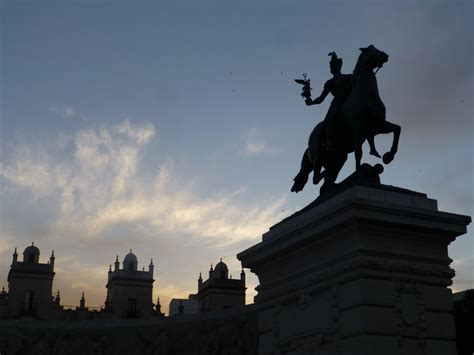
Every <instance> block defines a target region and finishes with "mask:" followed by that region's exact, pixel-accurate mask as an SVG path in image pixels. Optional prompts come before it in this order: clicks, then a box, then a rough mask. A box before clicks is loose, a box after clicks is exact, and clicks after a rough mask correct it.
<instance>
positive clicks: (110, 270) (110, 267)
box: [109, 264, 112, 272]
mask: <svg viewBox="0 0 474 355" xmlns="http://www.w3.org/2000/svg"><path fill="white" fill-rule="evenodd" d="M109 272H112V264H109Z"/></svg>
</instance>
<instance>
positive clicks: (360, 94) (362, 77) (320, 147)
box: [291, 45, 400, 193]
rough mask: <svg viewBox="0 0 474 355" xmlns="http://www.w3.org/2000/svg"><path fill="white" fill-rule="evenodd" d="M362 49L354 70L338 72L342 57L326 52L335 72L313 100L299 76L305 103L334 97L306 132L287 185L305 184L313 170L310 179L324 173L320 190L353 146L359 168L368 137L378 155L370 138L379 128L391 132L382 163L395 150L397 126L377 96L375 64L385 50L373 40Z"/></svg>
mask: <svg viewBox="0 0 474 355" xmlns="http://www.w3.org/2000/svg"><path fill="white" fill-rule="evenodd" d="M360 51H361V53H360V55H359V59H358V61H357V64H356V66H355V68H354V72H353V74H352V75H347V74H341V67H342V59H340V58H337V55H336V53H335V52H332V53H329V55H330V56H331V62H330V68H331V73H332V74H333V78H332V79H330V80H328V81H327V82H326V84H325V85H324V89H323V92H322V93H321V95H320V96H319V97H318V98H316V99H314V100H311V98H310V97H309V95H308V93H310V88H309V80H306V79H305V80H304V81H302V80H297V82H298V83H300V84H303V85H305V86H304V87H303V90H304V92H305V93H306V94H305V95H303V94H302V96H303V97H306V100H305V102H306V104H307V105H313V104H319V103H321V102H323V100H324V99H325V98H326V96H327V95H328V94H329V93H331V94H332V95H333V96H334V99H333V101H332V102H331V106H330V108H329V111H328V113H327V115H326V118H325V120H324V121H323V122H320V123H319V124H318V125H316V127H315V128H314V129H313V131H312V132H311V134H310V137H309V141H308V149H306V151H305V152H304V154H303V159H302V161H301V168H300V171H299V173H298V174H297V175H296V177H295V178H294V184H293V186H292V188H291V191H293V192H298V191H301V190H302V189H303V187H304V185H305V184H306V182H307V181H308V175H309V174H310V173H311V172H313V183H314V184H318V183H319V182H320V181H321V180H322V179H324V183H323V185H322V187H321V193H323V192H325V191H327V190H328V189H330V188H331V187H333V186H334V185H335V181H336V178H337V176H338V174H339V171H340V170H341V169H342V167H343V165H344V163H345V162H346V160H347V154H349V153H351V152H354V155H355V159H356V171H357V170H358V169H359V168H360V166H361V159H362V144H363V143H364V142H365V140H366V139H367V140H368V142H369V145H370V154H372V155H374V156H376V157H379V158H380V154H379V153H378V152H377V150H376V148H375V144H374V136H376V135H377V134H381V133H384V134H385V133H393V134H394V139H393V142H392V147H391V149H390V151H389V152H387V153H385V154H384V156H383V162H384V163H385V164H388V163H390V162H391V161H392V160H393V158H394V156H395V153H396V152H397V149H398V140H399V136H400V126H398V125H396V124H393V123H390V122H388V121H386V119H385V105H384V104H383V102H382V100H381V99H380V96H379V92H378V87H377V79H376V77H375V73H374V69H375V68H378V69H379V68H381V67H382V66H383V64H384V63H386V62H387V61H388V55H387V54H386V53H384V52H382V51H380V50H378V49H377V48H375V47H374V46H373V45H370V46H368V47H367V48H360ZM378 69H377V70H378ZM305 89H306V91H305ZM322 168H324V171H323V172H321V169H322Z"/></svg>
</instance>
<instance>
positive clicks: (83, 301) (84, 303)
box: [79, 292, 86, 309]
mask: <svg viewBox="0 0 474 355" xmlns="http://www.w3.org/2000/svg"><path fill="white" fill-rule="evenodd" d="M79 308H81V309H84V308H86V298H85V297H84V292H82V297H81V301H80V306H79Z"/></svg>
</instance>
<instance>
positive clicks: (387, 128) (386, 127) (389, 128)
mask: <svg viewBox="0 0 474 355" xmlns="http://www.w3.org/2000/svg"><path fill="white" fill-rule="evenodd" d="M391 132H393V142H392V147H391V148H390V150H389V151H388V152H387V153H385V154H384V155H383V159H382V160H383V162H384V163H385V164H389V163H390V162H391V161H392V160H393V158H394V157H395V154H396V153H397V150H398V141H399V139H400V132H401V127H400V126H399V125H397V124H395V123H391V122H388V121H385V123H384V124H383V125H382V127H381V130H380V133H391Z"/></svg>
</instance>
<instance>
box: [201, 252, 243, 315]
mask: <svg viewBox="0 0 474 355" xmlns="http://www.w3.org/2000/svg"><path fill="white" fill-rule="evenodd" d="M211 270H212V268H211ZM199 277H200V278H199V279H198V293H197V295H196V298H197V300H198V304H199V309H200V311H201V312H214V311H222V310H226V309H230V308H238V307H243V306H245V290H246V287H245V273H244V272H243V270H242V273H241V274H240V277H241V278H240V280H239V279H232V278H229V268H228V267H227V265H226V263H224V262H223V261H222V259H221V260H220V261H219V262H218V263H217V264H216V266H215V268H214V269H213V270H212V272H209V279H207V280H206V281H204V282H203V281H202V278H201V275H199Z"/></svg>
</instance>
